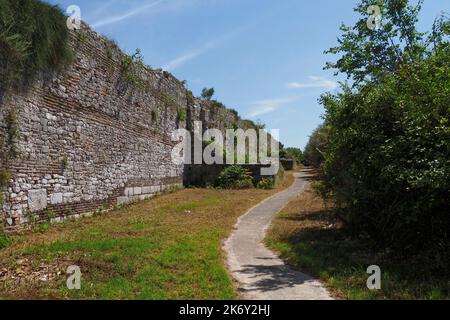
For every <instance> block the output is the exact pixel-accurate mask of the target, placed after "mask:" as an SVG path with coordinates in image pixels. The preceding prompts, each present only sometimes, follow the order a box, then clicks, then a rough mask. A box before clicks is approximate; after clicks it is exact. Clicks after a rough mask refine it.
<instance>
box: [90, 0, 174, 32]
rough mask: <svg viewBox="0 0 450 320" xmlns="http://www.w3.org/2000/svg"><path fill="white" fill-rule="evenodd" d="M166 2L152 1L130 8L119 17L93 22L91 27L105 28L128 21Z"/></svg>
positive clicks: (160, 0) (164, 0)
mask: <svg viewBox="0 0 450 320" xmlns="http://www.w3.org/2000/svg"><path fill="white" fill-rule="evenodd" d="M166 1H167V0H157V1H154V2H152V3H147V4H146V5H143V6H140V7H138V8H132V9H130V10H128V11H126V12H123V13H121V14H119V15H115V16H110V17H108V18H106V19H103V20H99V21H96V22H94V23H93V24H92V27H94V28H98V27H103V26H106V25H109V24H113V23H117V22H120V21H123V20H126V19H129V18H131V17H133V16H135V15H138V14H141V13H144V12H145V11H146V10H147V9H150V8H153V7H156V6H158V5H160V4H161V3H163V2H166Z"/></svg>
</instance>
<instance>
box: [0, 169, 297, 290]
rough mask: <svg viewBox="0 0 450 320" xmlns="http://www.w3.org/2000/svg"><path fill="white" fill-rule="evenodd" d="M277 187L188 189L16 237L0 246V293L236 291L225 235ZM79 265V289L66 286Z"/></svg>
mask: <svg viewBox="0 0 450 320" xmlns="http://www.w3.org/2000/svg"><path fill="white" fill-rule="evenodd" d="M292 182H293V177H292V173H289V174H287V176H286V178H285V179H284V180H283V182H282V183H281V185H280V186H278V187H277V188H276V189H273V190H260V189H249V190H239V191H233V190H215V189H185V190H181V191H178V192H175V193H172V194H166V195H161V196H159V197H156V198H154V199H152V200H148V201H144V202H141V203H137V204H134V205H130V206H127V207H124V208H122V209H118V210H115V211H113V212H110V213H108V214H105V215H102V216H96V217H93V218H86V219H81V220H78V221H73V222H67V223H63V224H60V225H54V226H51V227H50V228H49V229H48V230H46V231H43V232H41V233H39V232H35V233H29V234H26V235H22V236H15V237H13V239H12V240H13V241H12V244H11V245H9V246H8V247H7V248H5V249H2V250H0V297H3V298H14V299H30V298H33V299H49V298H54V299H67V298H68V299H233V298H235V297H236V294H235V290H234V287H233V284H232V281H231V280H230V278H229V276H228V274H227V272H226V269H225V267H224V262H223V256H222V250H221V247H222V241H223V240H224V239H225V238H226V237H227V236H228V235H229V233H230V232H231V231H232V229H233V226H234V224H235V223H236V220H237V218H238V217H239V216H241V215H242V214H244V213H245V212H246V211H247V210H248V209H250V208H251V207H252V206H254V205H255V204H257V203H258V202H260V201H262V200H263V199H265V198H267V197H269V196H271V195H272V194H274V193H276V192H278V191H280V190H281V189H283V188H285V187H287V186H289V185H290V184H291V183H292ZM69 265H77V266H79V267H80V268H81V272H82V288H81V290H75V291H70V290H67V289H66V285H65V281H66V277H67V276H66V275H65V270H66V268H67V267H68V266H69Z"/></svg>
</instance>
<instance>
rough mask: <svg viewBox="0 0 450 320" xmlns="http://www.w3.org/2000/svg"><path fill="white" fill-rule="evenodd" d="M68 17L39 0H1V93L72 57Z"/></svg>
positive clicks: (24, 83)
mask: <svg viewBox="0 0 450 320" xmlns="http://www.w3.org/2000/svg"><path fill="white" fill-rule="evenodd" d="M68 39H69V30H68V29H67V26H66V17H65V16H64V14H63V13H62V11H61V10H60V9H59V8H57V7H56V6H51V5H49V4H46V3H44V2H41V1H38V0H21V1H17V0H0V74H1V75H2V76H1V78H0V97H1V96H3V95H4V94H5V92H6V91H7V90H8V89H22V88H24V87H26V86H27V85H29V84H30V83H31V82H32V81H33V80H34V79H35V78H36V77H37V75H38V74H40V73H42V74H44V75H45V74H48V73H49V72H51V71H55V70H58V69H60V68H61V67H62V66H64V65H66V64H68V63H69V62H70V61H71V59H72V52H71V50H70V47H69V45H68Z"/></svg>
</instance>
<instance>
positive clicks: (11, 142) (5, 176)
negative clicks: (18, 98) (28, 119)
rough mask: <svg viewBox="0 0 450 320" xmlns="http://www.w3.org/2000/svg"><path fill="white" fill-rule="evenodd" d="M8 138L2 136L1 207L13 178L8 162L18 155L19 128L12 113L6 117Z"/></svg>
mask: <svg viewBox="0 0 450 320" xmlns="http://www.w3.org/2000/svg"><path fill="white" fill-rule="evenodd" d="M5 123H6V137H5V139H3V138H2V137H1V136H0V152H1V153H0V206H1V205H2V204H3V201H4V199H3V190H4V188H6V187H7V185H8V183H9V180H10V178H11V172H10V171H9V170H8V167H7V165H8V162H9V161H10V160H12V159H14V158H15V157H17V155H18V150H17V146H16V139H17V137H18V134H19V130H18V126H17V115H16V113H15V112H14V111H10V112H9V113H8V114H7V115H6V116H5Z"/></svg>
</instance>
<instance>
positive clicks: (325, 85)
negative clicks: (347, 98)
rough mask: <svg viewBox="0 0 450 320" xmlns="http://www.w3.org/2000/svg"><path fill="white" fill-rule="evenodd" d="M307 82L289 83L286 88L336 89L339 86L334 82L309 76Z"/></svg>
mask: <svg viewBox="0 0 450 320" xmlns="http://www.w3.org/2000/svg"><path fill="white" fill-rule="evenodd" d="M308 79H309V80H310V81H308V82H290V83H288V84H287V87H288V88H290V89H311V88H321V89H328V90H332V89H336V88H337V87H338V86H339V84H338V83H337V82H335V81H332V80H328V79H326V78H323V77H316V76H309V77H308Z"/></svg>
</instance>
